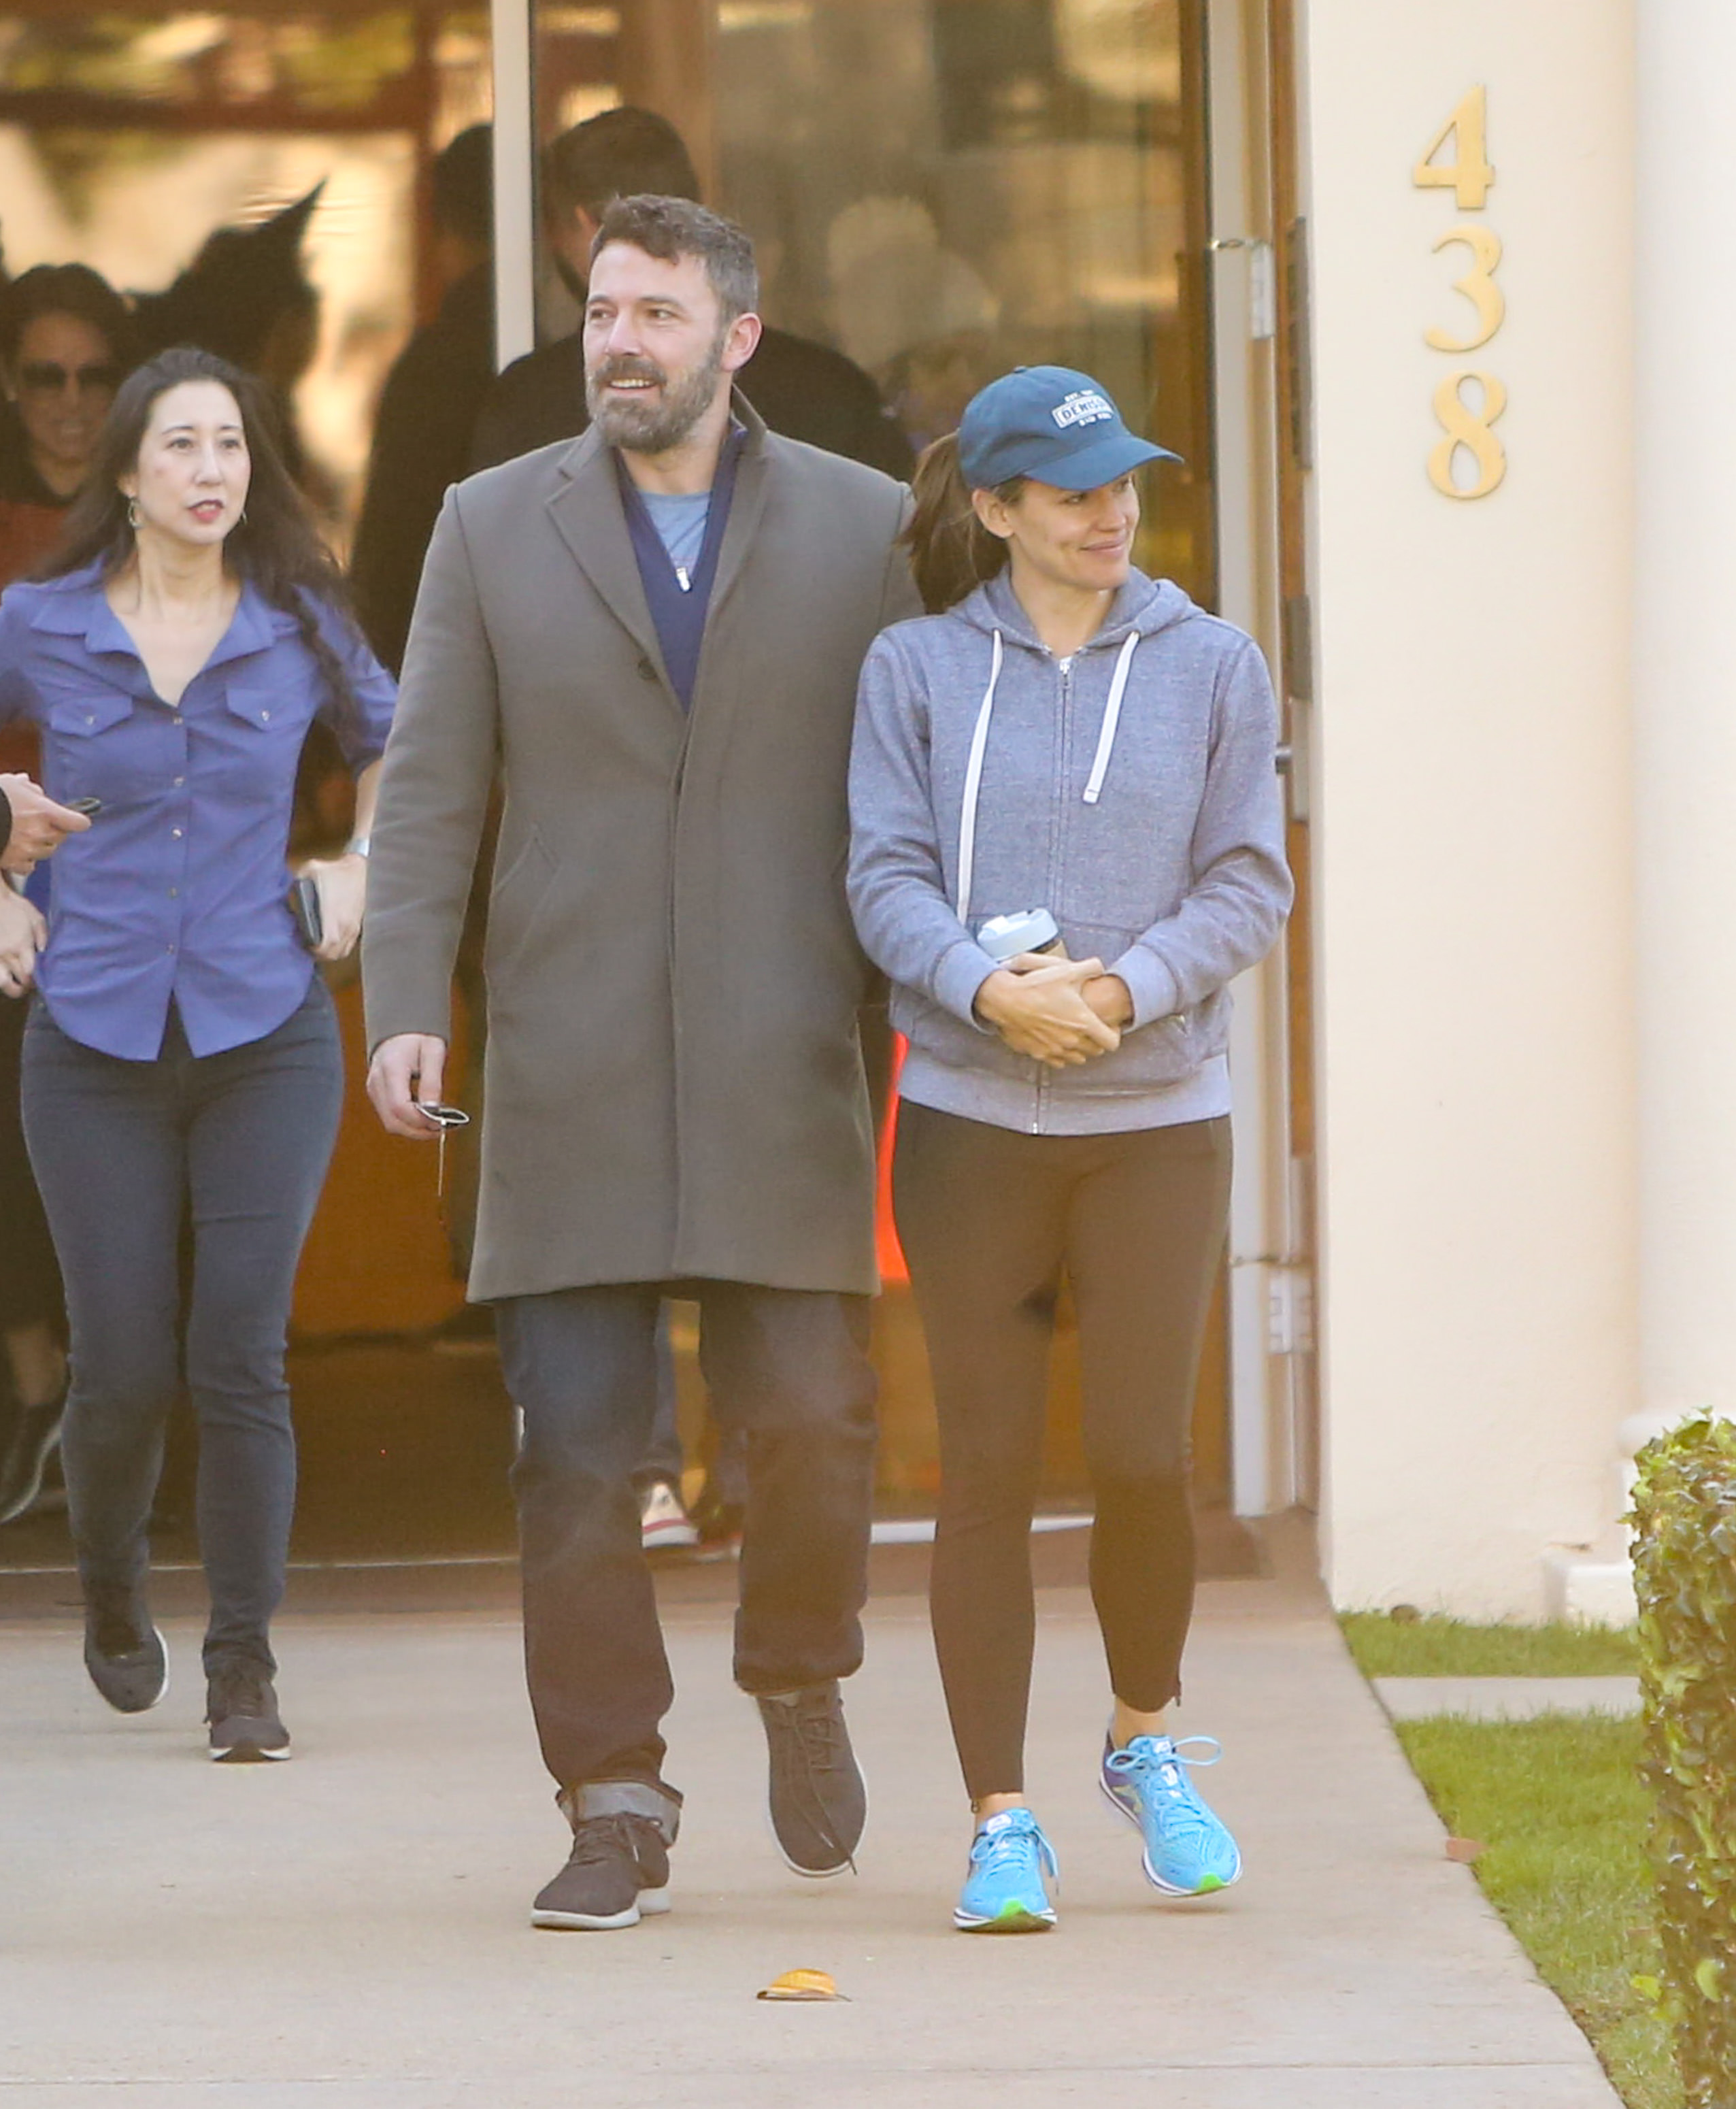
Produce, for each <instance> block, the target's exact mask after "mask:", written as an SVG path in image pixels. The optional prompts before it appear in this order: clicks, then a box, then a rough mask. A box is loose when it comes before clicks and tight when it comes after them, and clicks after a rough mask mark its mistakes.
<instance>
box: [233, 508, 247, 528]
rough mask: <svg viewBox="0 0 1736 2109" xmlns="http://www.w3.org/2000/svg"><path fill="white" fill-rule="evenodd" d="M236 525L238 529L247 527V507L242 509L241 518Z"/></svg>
mask: <svg viewBox="0 0 1736 2109" xmlns="http://www.w3.org/2000/svg"><path fill="white" fill-rule="evenodd" d="M235 524H236V526H237V527H245V526H246V524H247V508H246V506H245V505H244V506H243V507H242V508H241V518H240V519H239V520H237V522H236V523H235Z"/></svg>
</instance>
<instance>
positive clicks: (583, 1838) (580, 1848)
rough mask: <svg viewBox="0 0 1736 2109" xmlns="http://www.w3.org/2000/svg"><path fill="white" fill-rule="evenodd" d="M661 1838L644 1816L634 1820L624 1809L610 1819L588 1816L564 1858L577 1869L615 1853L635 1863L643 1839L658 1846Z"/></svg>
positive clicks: (648, 1818) (661, 1834) (590, 1865)
mask: <svg viewBox="0 0 1736 2109" xmlns="http://www.w3.org/2000/svg"><path fill="white" fill-rule="evenodd" d="M662 1837H663V1833H662V1832H661V1831H660V1830H659V1829H658V1827H657V1826H656V1823H655V1822H653V1821H652V1818H650V1817H648V1816H634V1815H631V1814H629V1813H628V1812H627V1811H626V1810H625V1809H622V1810H620V1811H618V1812H617V1813H615V1815H613V1816H588V1817H586V1818H585V1819H584V1822H582V1823H580V1824H579V1827H578V1828H577V1829H576V1830H575V1831H574V1833H573V1849H572V1851H571V1853H570V1854H569V1855H568V1858H570V1860H571V1861H572V1862H573V1863H575V1865H577V1866H579V1867H592V1866H594V1865H595V1864H596V1863H597V1862H598V1861H601V1860H611V1859H613V1858H615V1855H616V1854H618V1853H625V1854H626V1855H627V1857H628V1858H629V1859H630V1860H635V1861H636V1860H638V1857H639V1850H640V1848H641V1847H642V1846H643V1845H644V1844H645V1843H646V1842H647V1838H655V1839H656V1840H658V1841H659V1843H661V1840H662Z"/></svg>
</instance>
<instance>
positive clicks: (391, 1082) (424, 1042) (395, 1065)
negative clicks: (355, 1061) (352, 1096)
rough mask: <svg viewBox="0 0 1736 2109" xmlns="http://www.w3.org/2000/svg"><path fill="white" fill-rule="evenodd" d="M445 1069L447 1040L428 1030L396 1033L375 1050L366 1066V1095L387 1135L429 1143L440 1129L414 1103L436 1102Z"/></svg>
mask: <svg viewBox="0 0 1736 2109" xmlns="http://www.w3.org/2000/svg"><path fill="white" fill-rule="evenodd" d="M445 1068H446V1043H445V1041H444V1040H437V1039H436V1038H435V1036H434V1035H433V1034H432V1033H431V1032H395V1033H394V1034H393V1035H392V1036H391V1038H390V1040H382V1041H381V1042H380V1045H378V1046H377V1048H375V1050H374V1059H373V1060H372V1062H370V1063H369V1064H368V1065H367V1095H368V1097H369V1098H370V1099H372V1100H373V1104H374V1111H375V1112H376V1113H378V1114H379V1116H380V1120H381V1125H382V1126H383V1127H385V1129H386V1132H387V1134H389V1135H402V1136H408V1138H409V1139H410V1140H411V1141H412V1142H432V1141H433V1140H435V1137H436V1136H438V1135H439V1134H440V1128H439V1127H438V1126H437V1125H436V1123H435V1122H433V1121H431V1120H430V1119H429V1118H427V1117H426V1114H424V1113H418V1112H417V1110H416V1108H417V1101H418V1100H422V1099H426V1100H427V1101H428V1103H429V1104H431V1105H435V1104H438V1103H439V1101H440V1080H441V1078H442V1077H443V1076H444V1073H445Z"/></svg>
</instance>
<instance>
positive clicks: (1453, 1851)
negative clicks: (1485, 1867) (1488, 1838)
mask: <svg viewBox="0 0 1736 2109" xmlns="http://www.w3.org/2000/svg"><path fill="white" fill-rule="evenodd" d="M1483 1851H1484V1845H1483V1841H1482V1840H1481V1838H1450V1839H1448V1840H1447V1842H1446V1856H1447V1858H1448V1859H1450V1860H1459V1861H1462V1862H1463V1863H1464V1865H1465V1866H1467V1867H1468V1866H1469V1865H1470V1864H1471V1863H1472V1861H1473V1860H1475V1859H1477V1858H1479V1857H1480V1855H1481V1854H1482V1852H1483Z"/></svg>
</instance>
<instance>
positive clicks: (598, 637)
mask: <svg viewBox="0 0 1736 2109" xmlns="http://www.w3.org/2000/svg"><path fill="white" fill-rule="evenodd" d="M736 414H737V417H738V418H740V419H741V421H742V423H743V424H744V425H745V426H746V427H747V433H748V436H747V440H746V445H745V447H744V449H743V451H742V457H741V461H740V465H739V468H738V470H737V478H736V485H735V494H734V502H733V506H732V508H731V511H730V515H729V522H728V531H727V533H726V535H725V538H724V544H723V549H722V551H721V553H720V556H719V564H718V571H717V577H716V581H715V586H714V588H713V592H712V598H711V603H710V614H709V617H708V621H707V624H706V638H705V646H704V650H703V653H702V654H701V659H700V664H699V672H698V678H697V684H696V686H695V689H694V695H693V705H692V711H691V714H688V713H684V712H683V710H682V708H681V706H680V703H679V702H678V700H677V698H676V697H675V694H674V691H673V690H672V689H671V688H670V684H669V681H668V679H667V676H666V675H665V671H664V668H663V663H662V659H661V655H660V653H659V650H658V645H657V637H656V629H655V627H654V625H653V624H652V619H651V616H650V612H649V610H648V609H647V605H646V601H645V595H644V592H643V588H642V586H641V585H640V582H639V574H638V564H637V562H636V560H635V558H634V553H633V547H632V544H631V543H630V541H629V538H628V533H627V526H626V521H625V514H624V512H623V508H622V504H621V497H620V489H619V486H618V485H617V483H616V480H615V464H614V461H613V458H612V457H611V454H610V451H609V450H608V449H607V448H606V446H604V445H603V444H602V441H601V440H600V439H599V438H598V436H597V433H596V432H595V431H594V430H593V431H590V432H588V433H586V434H585V435H584V437H582V438H580V439H579V440H574V441H570V442H562V443H561V444H559V445H555V446H552V447H547V448H544V449H542V451H540V452H539V453H537V454H529V455H526V456H525V457H524V458H521V459H520V460H517V461H513V462H508V463H506V464H505V465H504V466H503V467H499V468H495V469H489V470H488V471H486V472H485V473H483V474H482V475H480V476H472V477H471V478H470V479H469V480H468V481H466V482H464V483H462V484H460V485H458V486H456V488H455V489H453V490H451V491H449V493H448V495H447V498H446V502H445V506H444V510H443V511H442V513H441V515H440V524H439V526H437V527H436V529H435V535H434V540H433V541H432V543H431V545H430V548H429V551H428V558H427V563H426V568H425V570H424V571H423V574H422V589H421V592H420V594H419V596H418V598H417V604H416V614H415V619H414V621H413V625H412V627H411V630H410V638H409V644H408V650H407V652H406V654H405V659H404V676H403V682H402V686H401V693H400V696H399V704H398V711H397V716H396V718H395V721H394V724H393V728H392V734H391V739H390V744H389V746H388V747H387V749H386V767H385V771H384V775H383V778H382V780H381V793H380V803H379V813H378V817H377V820H376V823H375V826H374V831H373V841H372V861H371V865H370V868H369V873H368V885H367V927H366V935H365V937H364V940H363V976H364V980H365V985H366V997H367V1037H368V1045H369V1046H370V1047H371V1048H372V1047H374V1046H377V1045H378V1044H379V1042H380V1041H381V1040H383V1039H385V1038H386V1037H388V1036H390V1035H391V1034H394V1033H399V1032H421V1033H433V1034H436V1035H438V1036H440V1037H442V1038H445V1039H448V1040H449V1039H450V1025H449V1017H450V1009H449V1005H450V984H451V978H452V971H453V957H454V955H455V952H456V951H457V947H458V933H459V927H460V924H461V923H462V919H463V915H464V907H465V900H466V896H467V892H468V889H469V887H470V883H471V870H472V867H473V865H474V863H475V860H476V851H477V844H478V841H479V838H480V834H481V831H482V827H483V821H484V815H485V811H486V809H487V806H488V804H489V790H490V786H491V784H492V782H493V780H494V774H495V770H496V765H497V758H498V765H499V769H500V771H501V775H502V778H503V785H504V791H505V816H504V820H503V824H502V829H501V834H500V844H499V850H498V856H497V858H496V862H495V868H494V889H493V893H492V896H491V900H490V905H489V932H488V945H487V951H486V955H485V964H486V970H487V977H488V990H489V1041H488V1055H487V1068H486V1093H485V1104H486V1112H485V1120H484V1125H483V1134H482V1138H481V1147H482V1165H481V1174H482V1176H481V1200H480V1211H479V1214H478V1219H477V1227H476V1254H475V1262H474V1265H473V1267H472V1269H471V1284H470V1291H471V1296H472V1297H473V1298H494V1297H505V1296H522V1295H529V1294H537V1293H539V1292H540V1291H544V1290H548V1289H566V1288H578V1287H582V1286H584V1285H588V1284H593V1283H602V1282H621V1281H661V1280H677V1279H690V1278H696V1277H710V1278H715V1279H721V1280H733V1281H749V1282H755V1283H760V1284H764V1285H767V1286H770V1287H773V1288H783V1289H827V1290H845V1291H871V1290H872V1289H873V1287H874V1286H875V1280H876V1276H875V1267H874V1240H873V1178H874V1137H873V1130H872V1125H871V1122H870V1118H869V1113H868V1096H867V1093H866V1091H865V1088H864V1084H863V1069H862V1060H861V1054H860V1048H859V1041H858V1038H857V1030H856V1012H857V1009H858V1006H859V1004H860V1003H861V1001H862V1000H863V993H864V989H865V985H866V969H865V965H864V962H863V956H862V954H861V952H860V951H859V948H858V946H857V942H856V938H855V935H854V930H853V928H852V927H851V923H850V910H849V908H848V906H847V905H846V903H845V895H844V868H845V854H846V851H847V848H848V843H849V815H848V809H847V806H846V800H845V776H846V771H847V768H848V763H849V757H850V729H851V722H852V717H853V714H854V707H855V697H856V680H857V675H858V673H859V670H860V667H861V664H862V660H863V654H864V653H866V652H867V650H868V645H869V644H870V643H871V642H872V640H873V638H874V636H875V635H876V633H877V631H878V630H881V629H882V627H883V626H884V625H886V624H887V623H889V622H893V621H898V620H900V618H902V617H903V616H908V615H913V614H916V613H918V612H920V611H919V608H918V602H917V598H916V594H915V590H914V589H913V585H912V584H911V582H910V578H909V569H908V566H907V563H906V561H905V557H904V551H903V550H902V549H900V547H899V546H898V536H899V533H900V528H901V526H902V524H903V522H904V514H905V508H906V505H907V503H908V497H907V494H906V493H905V491H904V489H903V488H902V486H900V485H898V484H895V483H894V482H893V481H891V479H890V478H888V477H886V476H882V475H881V474H879V473H878V472H877V471H875V470H873V469H869V468H864V467H860V466H859V464H858V463H854V462H850V461H845V460H843V459H841V458H838V457H837V456H835V455H832V454H822V453H820V452H819V451H818V450H817V449H814V448H812V447H808V446H804V445H800V444H798V443H797V442H796V441H794V440H786V439H781V438H778V437H776V436H773V435H770V434H768V433H767V431H766V430H765V428H764V426H763V425H762V424H761V423H760V420H759V418H757V417H755V414H754V413H753V412H752V411H751V409H749V408H748V407H747V405H746V404H745V403H743V402H742V400H741V399H740V398H739V397H737V401H736Z"/></svg>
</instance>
